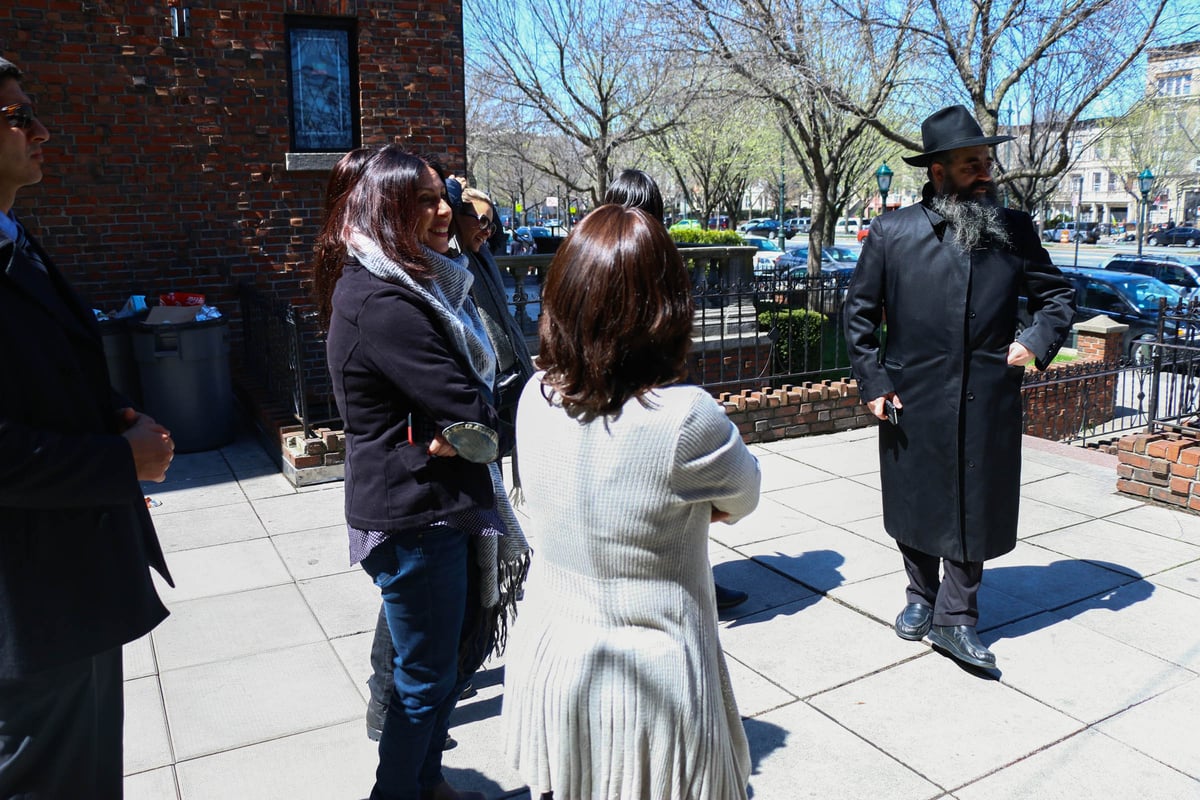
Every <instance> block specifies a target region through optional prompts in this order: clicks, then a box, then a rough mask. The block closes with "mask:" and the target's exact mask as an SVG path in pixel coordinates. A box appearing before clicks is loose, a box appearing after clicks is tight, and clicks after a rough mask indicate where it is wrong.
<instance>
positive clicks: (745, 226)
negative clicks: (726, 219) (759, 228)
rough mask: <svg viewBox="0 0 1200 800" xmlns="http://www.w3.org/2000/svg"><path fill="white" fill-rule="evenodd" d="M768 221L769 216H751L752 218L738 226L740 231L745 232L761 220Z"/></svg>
mask: <svg viewBox="0 0 1200 800" xmlns="http://www.w3.org/2000/svg"><path fill="white" fill-rule="evenodd" d="M766 221H767V217H751V218H750V219H748V220H746V221H745V222H743V223H741V224H740V225H738V226H737V229H738V233H745V232H746V231H748V230H749V229H750V228H753V227H754V226H755V225H758V224H759V223H760V222H766Z"/></svg>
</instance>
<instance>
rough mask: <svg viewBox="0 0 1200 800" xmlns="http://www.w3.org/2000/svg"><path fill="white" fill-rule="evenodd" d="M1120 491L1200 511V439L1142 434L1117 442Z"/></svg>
mask: <svg viewBox="0 0 1200 800" xmlns="http://www.w3.org/2000/svg"><path fill="white" fill-rule="evenodd" d="M1117 461H1118V463H1117V489H1118V491H1121V492H1124V493H1126V494H1131V495H1134V496H1136V497H1146V498H1149V499H1151V500H1157V501H1159V502H1160V503H1167V504H1169V505H1172V506H1178V507H1181V508H1186V509H1187V510H1189V511H1196V512H1200V437H1197V435H1196V434H1195V433H1194V432H1192V431H1180V432H1178V433H1138V434H1133V435H1130V436H1125V437H1122V438H1121V440H1120V441H1119V442H1118V443H1117Z"/></svg>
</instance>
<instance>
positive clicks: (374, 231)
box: [314, 145, 528, 800]
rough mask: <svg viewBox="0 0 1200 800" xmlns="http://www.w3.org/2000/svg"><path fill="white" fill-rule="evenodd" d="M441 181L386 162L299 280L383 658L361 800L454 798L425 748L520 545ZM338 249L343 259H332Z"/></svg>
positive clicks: (478, 653) (507, 600)
mask: <svg viewBox="0 0 1200 800" xmlns="http://www.w3.org/2000/svg"><path fill="white" fill-rule="evenodd" d="M443 178H444V176H443V175H440V174H439V173H438V172H437V171H435V170H434V169H433V168H432V167H431V166H430V165H429V164H428V163H427V162H426V161H424V160H423V159H421V158H419V157H417V156H415V155H413V154H411V153H408V152H405V151H404V150H403V149H402V148H400V147H397V146H394V145H393V146H388V147H384V148H382V149H381V150H380V151H379V152H378V153H377V154H376V155H374V156H372V157H371V158H370V159H368V160H367V162H366V163H365V165H363V168H362V170H361V172H360V173H359V175H358V177H357V179H356V180H354V181H353V185H352V186H351V187H350V189H349V191H348V192H347V193H346V194H345V196H344V198H343V199H342V200H340V201H336V200H335V201H334V202H333V203H332V204H331V207H332V210H331V212H330V213H329V214H328V215H327V217H326V220H325V226H324V230H323V231H322V234H321V239H320V240H321V241H325V242H336V241H340V242H341V247H340V248H338V247H329V248H326V249H325V251H324V252H323V253H322V260H321V261H320V262H318V263H317V264H316V265H315V270H314V271H315V274H316V275H318V276H328V275H329V274H330V273H332V272H335V271H336V270H337V269H338V268H339V267H340V268H341V276H340V277H339V278H338V279H337V280H336V283H331V282H330V281H328V280H327V279H322V280H315V281H314V287H315V288H316V287H320V288H319V289H317V292H318V293H317V296H316V301H317V305H318V308H319V309H321V311H322V313H321V318H322V320H324V321H326V323H327V330H328V336H327V344H326V347H327V351H328V361H329V371H330V375H331V377H332V380H333V390H334V396H335V398H336V400H337V404H338V410H339V411H340V413H341V416H342V422H343V425H344V428H345V434H346V481H345V493H346V524H347V531H348V534H349V541H350V561H351V563H354V564H358V563H361V565H362V568H363V570H364V571H366V572H367V574H369V575H370V576H371V578H372V579H373V581H374V582H375V585H376V586H377V587H379V589H380V592H381V594H382V599H383V609H384V616H385V617H386V620H387V626H388V630H389V632H390V634H391V638H392V646H393V647H394V648H395V650H396V654H397V655H396V657H395V660H394V667H395V669H394V671H393V676H392V679H393V681H392V682H393V689H392V695H391V698H390V701H389V702H388V704H387V715H386V718H385V720H384V724H383V730H382V735H381V736H380V739H379V766H378V768H377V770H376V773H375V786H374V788H373V790H372V792H371V800H463V799H464V798H476V799H477V800H482V797H483V795H481V794H479V793H477V792H458V791H456V790H455V789H454V788H453V787H451V786H450V784H449V783H448V782H446V780H445V778H444V777H443V775H442V770H441V764H442V746H443V743H444V742H445V739H446V731H447V727H448V725H449V717H450V713H451V711H452V710H453V709H454V704H455V702H456V701H457V700H458V697H459V695H460V694H461V693H462V690H463V686H464V685H465V684H466V682H467V680H468V679H469V678H470V676H471V674H472V673H473V672H474V671H475V670H476V669H477V668H478V666H479V664H480V663H481V662H482V661H483V658H484V656H485V655H486V653H487V652H488V650H489V649H490V648H491V647H492V646H493V644H496V643H497V642H498V641H500V640H502V638H503V631H504V626H505V614H506V613H507V612H509V611H511V607H512V604H513V603H514V602H515V600H516V597H517V595H518V593H519V590H520V585H521V582H522V581H523V579H524V574H525V570H526V569H527V568H528V547H527V546H526V545H525V542H524V538H523V537H522V536H521V532H520V528H519V526H517V525H516V521H515V518H514V517H513V514H512V509H511V507H510V506H509V505H508V501H507V496H506V495H505V493H504V491H503V483H502V481H501V480H500V476H499V468H498V466H497V465H496V463H495V459H496V457H497V455H498V452H499V449H500V437H499V435H498V434H497V432H496V429H497V426H498V420H497V418H496V412H495V410H494V409H493V407H492V404H491V403H492V387H493V381H494V377H495V370H496V356H495V353H494V352H493V350H492V347H491V345H490V343H489V342H488V338H487V334H486V332H485V331H484V328H483V324H482V322H481V321H480V319H479V314H478V313H477V311H476V310H475V305H474V303H473V302H471V299H470V297H469V296H468V292H469V290H470V287H471V275H470V272H469V270H468V269H467V267H466V264H465V261H464V259H462V258H461V257H456V256H452V255H451V254H450V222H451V219H450V217H451V212H450V206H449V205H448V204H447V202H446V197H445V186H444V184H443ZM343 251H344V258H339V256H342V253H343Z"/></svg>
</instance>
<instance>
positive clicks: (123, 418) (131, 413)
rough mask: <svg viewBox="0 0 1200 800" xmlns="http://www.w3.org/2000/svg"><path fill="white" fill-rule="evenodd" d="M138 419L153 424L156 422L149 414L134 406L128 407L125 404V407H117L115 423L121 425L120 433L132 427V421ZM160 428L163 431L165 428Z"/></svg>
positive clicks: (134, 421)
mask: <svg viewBox="0 0 1200 800" xmlns="http://www.w3.org/2000/svg"><path fill="white" fill-rule="evenodd" d="M139 419H146V420H149V421H150V422H151V423H153V424H157V423H155V422H154V418H153V417H151V416H150V415H149V414H143V413H142V412H141V411H138V410H137V409H136V408H130V407H129V406H126V407H125V408H120V409H117V424H118V425H119V426H120V427H121V433H124V432H125V431H127V430H129V429H130V428H132V427H133V426H134V423H136V422H137V421H138V420H139ZM159 427H160V428H162V426H161V425H159ZM162 430H163V432H166V430H167V429H166V428H162Z"/></svg>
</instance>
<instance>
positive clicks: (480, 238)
mask: <svg viewBox="0 0 1200 800" xmlns="http://www.w3.org/2000/svg"><path fill="white" fill-rule="evenodd" d="M463 211H464V212H465V213H464V214H463V215H462V223H461V224H462V229H463V231H464V234H463V235H464V236H465V237H466V238H467V248H468V249H469V250H470V251H471V252H472V253H478V252H479V249H480V248H481V247H483V245H484V243H485V242H487V240H488V238H490V237H491V235H492V228H491V227H487V228H481V227H480V226H479V218H480V217H486V218H487V220H488V221H489V222H491V221H492V207H491V205H490V204H488V203H485V202H484V201H482V200H470V201H468V202H465V203H463Z"/></svg>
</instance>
